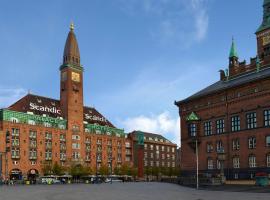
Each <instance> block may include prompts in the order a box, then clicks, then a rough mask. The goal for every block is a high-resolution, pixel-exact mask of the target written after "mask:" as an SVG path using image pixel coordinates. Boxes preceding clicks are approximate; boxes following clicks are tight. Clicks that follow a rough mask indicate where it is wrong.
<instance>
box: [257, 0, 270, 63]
mask: <svg viewBox="0 0 270 200" xmlns="http://www.w3.org/2000/svg"><path fill="white" fill-rule="evenodd" d="M256 35H257V54H258V56H259V58H260V60H262V62H263V65H265V64H269V63H270V0H264V3H263V20H262V24H261V25H260V27H259V28H258V29H257V31H256Z"/></svg>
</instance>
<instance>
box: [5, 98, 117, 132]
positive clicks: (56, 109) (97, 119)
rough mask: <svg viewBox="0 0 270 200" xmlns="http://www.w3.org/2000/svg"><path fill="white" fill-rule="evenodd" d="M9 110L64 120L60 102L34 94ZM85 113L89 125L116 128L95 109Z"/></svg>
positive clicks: (87, 110) (85, 109)
mask: <svg viewBox="0 0 270 200" xmlns="http://www.w3.org/2000/svg"><path fill="white" fill-rule="evenodd" d="M8 109H9V110H13V111H17V112H24V113H27V112H32V113H33V114H35V115H43V114H45V115H47V116H49V117H53V118H59V117H62V118H64V117H63V116H62V112H61V107H60V101H59V100H56V99H51V98H48V97H42V96H38V95H33V94H28V95H26V96H24V97H23V98H21V99H20V100H18V101H17V102H16V103H14V104H12V105H11V106H10V107H9V108H8ZM83 112H84V121H86V122H88V123H89V124H98V125H101V126H109V127H113V128H115V126H114V125H113V124H112V123H111V122H110V121H109V120H107V119H106V118H105V117H104V116H103V115H102V114H101V113H100V112H98V111H97V110H96V109H95V108H91V107H84V111H83Z"/></svg>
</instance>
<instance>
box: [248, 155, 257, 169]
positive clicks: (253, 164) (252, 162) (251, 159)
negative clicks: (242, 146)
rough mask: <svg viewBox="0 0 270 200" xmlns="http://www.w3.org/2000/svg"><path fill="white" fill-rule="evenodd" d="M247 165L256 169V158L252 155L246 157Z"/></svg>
mask: <svg viewBox="0 0 270 200" xmlns="http://www.w3.org/2000/svg"><path fill="white" fill-rule="evenodd" d="M248 165H249V167H250V168H254V167H256V157H255V156H254V155H251V156H249V157H248Z"/></svg>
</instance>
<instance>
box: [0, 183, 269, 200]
mask: <svg viewBox="0 0 270 200" xmlns="http://www.w3.org/2000/svg"><path fill="white" fill-rule="evenodd" d="M87 199H91V200H107V199H110V200H124V199H125V200H127V199H128V200H174V199H175V200H242V199H243V200H254V199H260V200H264V199H265V200H266V199H267V200H269V199H270V194H269V193H248V192H241V193H240V192H227V191H226V192H225V191H206V190H198V191H197V190H195V189H192V188H186V187H181V186H179V185H174V184H167V183H113V184H100V185H84V184H80V185H33V186H0V200H87Z"/></svg>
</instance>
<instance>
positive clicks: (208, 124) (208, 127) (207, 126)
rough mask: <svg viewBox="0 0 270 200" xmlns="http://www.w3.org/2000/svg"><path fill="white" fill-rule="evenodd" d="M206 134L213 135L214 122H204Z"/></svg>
mask: <svg viewBox="0 0 270 200" xmlns="http://www.w3.org/2000/svg"><path fill="white" fill-rule="evenodd" d="M204 135H212V122H211V121H209V122H204Z"/></svg>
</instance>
